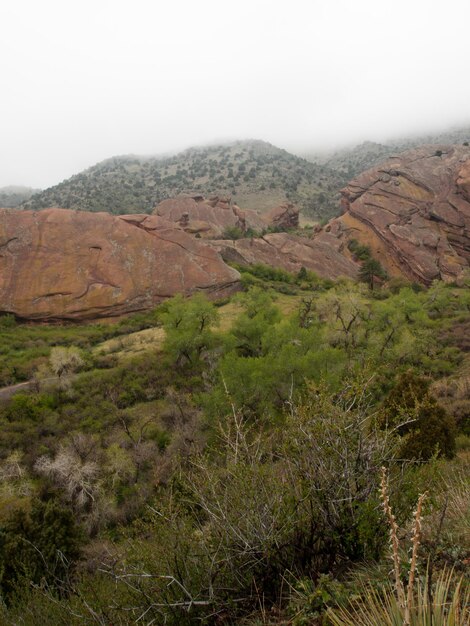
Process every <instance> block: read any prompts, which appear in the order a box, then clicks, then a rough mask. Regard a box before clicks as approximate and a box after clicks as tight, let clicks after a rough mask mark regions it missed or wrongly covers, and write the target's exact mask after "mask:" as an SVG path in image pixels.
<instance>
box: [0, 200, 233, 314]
mask: <svg viewBox="0 0 470 626" xmlns="http://www.w3.org/2000/svg"><path fill="white" fill-rule="evenodd" d="M238 279H239V274H238V273H237V272H236V271H235V270H233V269H231V268H230V267H228V266H227V265H225V263H224V262H223V261H222V259H221V258H220V256H219V255H218V254H217V253H216V252H215V251H214V250H213V249H211V248H209V247H207V246H205V245H203V244H201V243H200V242H198V241H197V240H196V239H195V238H193V237H191V236H190V235H188V234H186V233H185V232H183V231H182V230H181V229H178V228H177V227H176V226H175V224H172V223H170V222H167V221H166V220H164V219H162V218H160V217H158V216H149V215H127V216H126V215H124V216H120V217H116V216H113V215H110V214H107V213H87V212H81V211H78V212H77V211H70V210H65V209H45V210H43V211H21V210H14V209H3V210H0V311H1V312H8V313H14V314H15V315H16V316H17V317H19V318H22V319H30V320H56V319H57V320H59V319H70V320H87V319H96V318H99V317H109V316H117V315H122V314H125V313H130V312H133V311H139V310H142V309H147V308H149V307H151V306H153V305H155V304H157V303H158V302H160V301H162V300H163V299H165V298H168V297H170V296H172V295H174V294H176V293H184V294H190V293H193V292H195V291H204V293H206V294H207V295H208V296H212V297H219V296H223V295H225V294H227V293H230V292H231V291H234V290H236V289H237V287H238Z"/></svg>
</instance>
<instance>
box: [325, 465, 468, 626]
mask: <svg viewBox="0 0 470 626" xmlns="http://www.w3.org/2000/svg"><path fill="white" fill-rule="evenodd" d="M425 498H426V494H422V495H421V496H420V497H419V499H418V503H417V506H416V510H415V512H414V524H413V536H412V550H411V558H410V563H409V576H408V584H407V585H406V587H405V585H404V584H403V582H402V580H401V575H400V572H401V562H400V554H399V549H400V543H399V539H398V526H397V523H396V521H395V517H394V515H393V513H392V509H391V507H390V502H389V497H388V481H387V472H386V470H385V468H382V481H381V499H382V504H383V509H384V513H385V517H386V518H387V521H388V525H389V528H390V548H391V550H390V551H391V558H392V561H393V573H394V579H395V580H394V585H391V584H389V585H387V586H386V587H384V588H383V589H382V590H377V589H374V588H372V587H370V586H367V585H364V589H363V593H362V594H361V597H360V599H357V600H353V601H351V602H350V604H349V606H348V607H346V608H344V607H342V608H337V609H330V610H329V611H328V617H329V619H330V623H331V624H332V625H333V626H358V625H359V624H360V625H361V626H470V586H469V584H468V581H466V580H465V579H464V578H461V579H460V580H458V581H457V582H455V577H454V574H453V571H452V570H450V571H449V570H447V571H443V572H441V573H440V575H439V576H438V578H437V580H436V582H435V584H434V585H433V581H432V579H431V578H432V575H431V573H430V572H429V571H428V572H427V573H426V577H425V580H424V581H423V582H422V581H420V580H416V568H417V558H418V548H419V544H420V540H421V518H422V510H423V502H424V500H425ZM452 587H453V588H452Z"/></svg>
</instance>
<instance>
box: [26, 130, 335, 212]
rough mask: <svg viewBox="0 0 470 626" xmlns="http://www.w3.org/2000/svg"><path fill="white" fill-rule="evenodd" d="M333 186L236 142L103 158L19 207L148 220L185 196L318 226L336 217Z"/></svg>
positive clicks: (258, 144) (269, 152) (264, 148)
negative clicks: (288, 210)
mask: <svg viewBox="0 0 470 626" xmlns="http://www.w3.org/2000/svg"><path fill="white" fill-rule="evenodd" d="M341 182H342V181H341V178H339V177H338V176H336V175H335V173H334V172H333V171H331V170H330V169H329V168H328V167H327V166H325V165H323V164H315V163H310V162H308V161H306V160H305V159H303V158H300V157H298V156H294V155H293V154H290V153H289V152H286V151H285V150H281V149H280V148H276V147H275V146H272V145H271V144H269V143H265V142H262V141H239V142H235V143H232V144H227V145H218V146H210V147H204V148H191V149H189V150H186V151H184V152H182V153H179V154H177V155H175V156H171V157H164V158H159V157H139V156H122V157H115V158H111V159H108V160H106V161H103V162H101V163H98V164H97V165H95V166H93V167H91V168H89V169H88V170H86V171H84V172H81V173H80V174H77V175H76V176H73V177H72V178H70V179H68V180H66V181H64V182H62V183H60V184H59V185H56V186H55V187H51V188H49V189H46V190H45V191H43V192H41V193H38V194H36V195H35V196H33V197H32V198H31V199H30V200H29V201H28V202H26V203H25V204H24V207H25V208H30V209H41V208H45V207H50V206H60V207H63V208H70V209H80V210H85V211H108V212H112V213H116V214H126V213H142V212H146V213H149V212H151V210H152V209H153V208H154V206H155V205H156V204H157V203H158V202H160V201H162V200H164V199H166V198H171V197H174V196H176V195H178V194H181V193H187V194H201V195H204V196H211V195H219V196H224V195H229V196H232V197H233V198H234V200H235V202H236V203H237V204H238V205H239V206H241V207H243V208H247V209H257V210H260V211H265V210H268V209H270V208H272V207H273V206H276V205H279V204H281V203H282V202H285V201H286V200H290V201H292V202H295V203H296V204H298V205H299V206H300V208H301V209H302V211H303V212H304V213H306V214H309V215H311V216H312V217H316V218H326V217H329V216H331V215H333V214H334V213H335V212H337V209H338V198H339V196H338V195H337V194H338V191H339V189H340V187H341Z"/></svg>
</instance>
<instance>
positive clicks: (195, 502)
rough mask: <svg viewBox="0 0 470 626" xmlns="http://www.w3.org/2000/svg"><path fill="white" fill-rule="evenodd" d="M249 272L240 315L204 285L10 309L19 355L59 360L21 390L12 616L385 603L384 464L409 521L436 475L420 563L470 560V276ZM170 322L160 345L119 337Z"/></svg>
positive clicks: (5, 423)
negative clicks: (96, 321)
mask: <svg viewBox="0 0 470 626" xmlns="http://www.w3.org/2000/svg"><path fill="white" fill-rule="evenodd" d="M243 283H244V285H245V291H244V292H243V293H240V294H239V295H237V296H236V297H234V298H233V299H232V301H231V302H230V303H229V304H228V305H226V306H228V307H232V309H231V310H232V312H233V310H235V311H236V315H234V316H233V319H232V320H231V322H230V324H229V325H226V324H225V323H224V319H225V317H224V316H225V306H223V305H222V306H215V305H213V304H211V303H209V302H207V301H206V300H205V299H204V298H203V297H202V296H195V297H193V298H192V299H190V300H185V299H183V298H181V297H176V298H173V299H172V300H169V301H167V302H166V303H165V304H163V305H161V306H160V307H159V308H158V309H157V310H156V311H154V312H152V313H151V314H148V315H147V316H141V317H140V318H135V319H134V320H129V321H125V322H122V323H121V324H118V325H116V326H105V327H96V326H89V327H52V328H51V327H24V326H22V325H17V324H16V323H15V322H14V320H12V319H11V318H4V325H3V329H2V330H3V332H2V348H3V349H4V350H5V352H6V351H8V352H9V353H10V354H11V355H12V358H13V359H14V358H15V355H16V358H18V359H20V356H18V355H17V351H18V352H21V351H22V350H24V352H23V355H22V357H21V358H24V359H26V358H28V357H27V355H28V354H29V355H31V354H32V353H31V352H28V350H33V351H34V350H36V349H37V348H38V344H39V347H40V349H41V350H42V353H41V360H40V361H39V362H37V363H36V362H35V363H34V364H33V365H32V366H31V367H32V369H31V371H30V373H32V370H39V369H40V367H42V368H48V371H49V372H53V373H55V378H54V380H50V379H49V377H48V376H45V375H42V376H40V375H39V376H38V375H37V374H36V385H35V386H34V387H33V388H32V389H31V390H30V391H29V392H28V393H18V394H16V395H14V396H13V397H11V398H10V399H8V400H4V401H3V402H2V404H1V405H0V425H1V429H0V590H1V594H2V598H3V601H4V603H5V606H4V613H3V618H2V619H3V621H4V622H5V623H12V624H20V623H21V624H34V623H36V622H35V621H34V620H35V619H36V617H37V615H38V613H40V614H41V616H43V621H44V623H47V624H64V623H67V624H87V623H90V624H93V623H97V624H129V623H143V624H151V623H153V624H160V623H161V624H163V623H167V624H173V623H175V624H176V623H178V624H185V623H188V624H190V623H191V624H192V623H198V621H200V622H202V623H208V624H210V623H227V624H228V623H242V621H243V620H244V623H247V624H249V623H251V624H261V623H265V624H268V623H273V624H274V623H281V620H282V619H284V620H290V622H288V623H292V624H296V625H297V626H301V625H302V624H315V623H318V624H320V623H329V622H328V621H323V622H322V621H321V620H328V619H330V618H328V617H326V610H327V609H328V608H330V610H333V609H334V607H337V606H339V605H340V606H343V607H346V608H345V609H344V610H345V611H346V613H344V614H343V615H347V611H348V610H349V609H348V608H347V607H348V606H349V605H348V603H349V602H350V601H351V600H353V601H354V602H357V599H358V598H359V599H360V598H363V599H364V602H366V601H367V597H368V594H370V593H372V592H370V589H372V588H374V589H377V590H378V591H377V594H378V595H376V596H373V600H374V601H376V600H377V599H380V598H383V596H382V595H380V594H381V593H382V592H381V591H380V590H381V589H382V587H381V585H383V584H386V581H387V572H388V569H389V567H388V565H387V562H386V553H387V549H388V546H387V544H388V530H387V523H386V520H385V519H384V516H383V512H382V507H381V503H380V497H379V485H380V472H381V467H382V466H386V467H387V468H388V471H389V476H390V481H389V485H390V486H389V497H390V501H391V504H392V507H393V510H394V512H395V516H396V519H397V521H398V523H399V524H400V526H401V527H402V528H403V529H404V531H403V532H404V533H405V535H406V533H407V532H408V529H409V524H410V520H411V518H412V512H413V508H414V506H415V503H416V501H417V498H418V496H419V494H420V493H422V492H423V491H425V490H427V491H428V494H429V495H428V498H427V501H426V503H425V508H424V511H423V515H424V519H423V529H424V530H423V538H422V546H421V552H420V559H421V561H420V568H421V569H420V574H421V573H422V574H424V572H425V570H426V562H427V559H429V563H431V564H432V567H433V571H434V572H435V576H438V575H439V572H440V571H442V568H443V567H444V566H447V567H448V568H454V572H455V575H456V576H460V575H462V574H464V575H465V567H466V564H467V566H468V559H469V553H468V533H469V527H470V526H469V523H470V520H469V511H468V506H466V505H465V503H466V502H467V504H468V495H469V485H468V469H469V467H468V463H469V458H468V448H469V440H468V406H469V405H470V392H469V386H468V384H467V385H466V383H465V381H467V379H468V374H466V371H467V370H466V367H467V363H468V359H467V357H466V351H467V350H468V345H467V341H466V336H465V333H459V332H454V330H455V328H459V327H467V326H466V325H467V324H468V321H469V319H470V294H469V291H468V288H464V287H463V288H462V287H456V286H448V285H444V284H440V283H439V284H435V285H433V286H432V287H431V288H429V289H427V290H423V289H416V288H413V286H412V285H407V284H399V283H398V282H397V281H395V282H391V283H390V286H389V287H388V286H382V287H377V288H375V289H374V290H370V289H368V288H367V287H366V286H365V285H356V284H352V283H349V282H338V283H336V284H333V283H331V282H329V281H321V280H319V279H318V278H317V277H316V276H314V275H313V274H311V273H309V272H306V271H301V272H299V275H298V276H292V275H289V274H286V273H285V272H280V271H277V270H272V269H269V268H264V267H263V266H258V267H254V268H251V269H249V270H248V271H245V272H244V276H243ZM286 292H287V293H288V294H291V295H289V296H286V295H285V294H286ZM280 293H281V294H283V295H282V296H280V295H279V294H280ZM282 298H284V299H286V298H291V299H292V301H293V302H295V307H294V309H295V310H294V312H292V313H286V312H285V310H283V309H282V307H281V306H280V305H279V303H280V302H284V300H282ZM221 304H222V303H221ZM126 324H127V326H126ZM152 325H161V326H162V327H163V328H164V331H165V338H164V341H163V343H162V342H160V343H156V345H155V346H154V348H152V349H150V350H146V351H142V352H141V353H137V354H136V355H135V356H132V357H122V356H120V355H119V354H117V353H113V352H109V351H104V350H103V351H101V350H100V346H99V341H104V340H105V339H107V338H109V337H112V336H117V335H119V334H120V333H123V332H124V331H126V330H127V332H129V331H131V330H137V329H139V328H143V327H146V326H152ZM41 333H42V334H41ZM15 336H16V338H17V339H16V341H17V343H16V344H15V343H14V337H15ZM41 338H42V342H43V343H39V342H40V341H41ZM28 342H31V345H26V346H25V344H27V343H28ZM97 344H98V345H97ZM103 345H104V344H103ZM15 346H16V347H15ZM77 346H78V347H79V351H77ZM33 353H34V352H33ZM29 358H30V357H29ZM30 360H31V358H30ZM6 362H7V361H6V359H5V363H6ZM10 380H11V378H10V379H8V378H6V382H7V383H8V382H10ZM15 380H17V378H16V379H15V378H13V381H15ZM467 382H468V381H467ZM402 562H403V567H404V569H403V572H402V573H401V575H402V576H403V577H404V578H406V576H407V571H406V567H405V566H406V559H405V560H402ZM431 577H432V571H431ZM365 579H367V582H365ZM466 582H467V583H468V579H464V580H463V582H462V584H465V583H466ZM371 584H372V585H373V587H370V585H371ZM432 584H434V582H433V583H432ZM449 584H450V587H452V585H453V583H452V581H451V583H449ZM374 585H375V587H374ZM452 588H453V587H452ZM361 602H362V601H361ZM351 606H352V608H354V606H353V605H351ZM361 606H362V604H361ZM338 619H339V617H338ZM338 623H339V622H338ZM449 624H450V622H449Z"/></svg>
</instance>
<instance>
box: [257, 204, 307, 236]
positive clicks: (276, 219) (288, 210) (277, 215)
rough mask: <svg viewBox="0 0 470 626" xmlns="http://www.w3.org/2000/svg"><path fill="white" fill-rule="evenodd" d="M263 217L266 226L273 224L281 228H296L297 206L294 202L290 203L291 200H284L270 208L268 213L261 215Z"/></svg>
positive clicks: (297, 218) (297, 219)
mask: <svg viewBox="0 0 470 626" xmlns="http://www.w3.org/2000/svg"><path fill="white" fill-rule="evenodd" d="M263 218H264V220H265V222H266V224H267V225H268V226H274V227H275V228H279V229H281V230H288V229H289V228H298V226H299V208H298V207H296V206H295V204H292V202H285V203H284V204H281V205H280V206H277V207H275V208H274V209H271V210H270V211H269V212H268V213H266V214H265V215H263Z"/></svg>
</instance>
